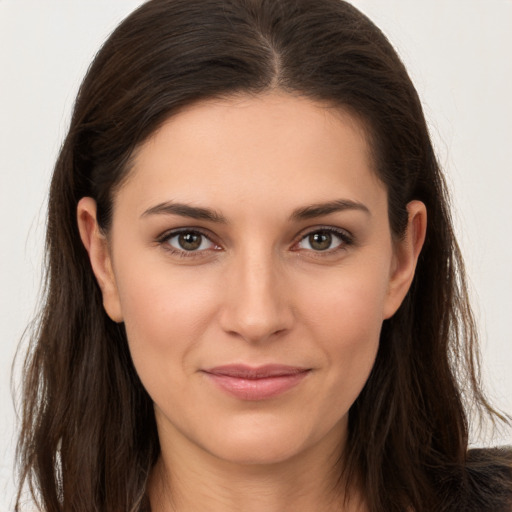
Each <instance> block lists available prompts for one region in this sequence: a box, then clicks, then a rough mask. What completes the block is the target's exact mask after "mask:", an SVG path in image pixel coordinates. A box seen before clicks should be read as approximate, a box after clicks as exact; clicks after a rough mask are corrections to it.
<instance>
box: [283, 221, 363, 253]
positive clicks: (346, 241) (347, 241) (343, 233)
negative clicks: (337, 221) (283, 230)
mask: <svg viewBox="0 0 512 512" xmlns="http://www.w3.org/2000/svg"><path fill="white" fill-rule="evenodd" d="M321 231H324V232H328V233H331V234H333V235H334V236H337V237H338V238H339V239H341V241H342V242H343V243H341V244H339V245H338V246H337V247H334V248H333V249H326V250H324V251H315V250H312V249H300V248H299V249H293V247H296V246H297V245H298V244H299V243H300V242H302V241H303V240H304V239H305V238H307V237H308V236H310V235H312V234H314V233H318V232H321ZM354 243H355V240H354V236H353V235H352V233H350V232H349V231H347V230H346V229H343V228H338V227H335V226H324V225H320V226H313V227H309V228H307V229H306V230H303V231H301V233H300V234H299V235H298V236H297V238H296V240H295V242H294V243H293V245H292V250H304V251H309V252H312V253H316V254H318V255H322V254H326V255H327V254H332V253H334V252H337V251H338V250H343V249H346V248H347V247H348V246H351V245H353V244H354Z"/></svg>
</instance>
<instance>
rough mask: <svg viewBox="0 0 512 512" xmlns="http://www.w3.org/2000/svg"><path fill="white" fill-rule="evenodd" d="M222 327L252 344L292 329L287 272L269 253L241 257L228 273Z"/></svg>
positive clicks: (226, 275)
mask: <svg viewBox="0 0 512 512" xmlns="http://www.w3.org/2000/svg"><path fill="white" fill-rule="evenodd" d="M225 279H226V281H225V291H224V297H225V300H224V303H223V307H222V311H221V313H220V323H221V327H222V329H223V330H224V331H225V332H227V333H229V334H230V335H232V336H237V337H240V338H242V339H244V340H245V341H248V342H251V343H263V342H265V341H268V340H271V339H275V338H276V337H277V336H278V335H283V334H284V333H285V332H287V331H289V330H290V329H291V327H292V325H293V321H294V314H293V307H292V304H291V301H290V300H289V299H288V297H290V296H291V294H290V289H289V287H288V286H287V279H286V277H285V273H284V272H283V269H282V268H281V266H280V265H279V264H277V263H276V261H274V258H273V257H272V256H271V255H270V254H265V255H262V254H261V253H260V254H259V255H258V254H256V253H254V252H253V253H252V254H251V255H247V256H245V257H240V258H239V259H238V260H237V261H235V262H233V264H232V265H230V268H229V270H227V273H226V274H225Z"/></svg>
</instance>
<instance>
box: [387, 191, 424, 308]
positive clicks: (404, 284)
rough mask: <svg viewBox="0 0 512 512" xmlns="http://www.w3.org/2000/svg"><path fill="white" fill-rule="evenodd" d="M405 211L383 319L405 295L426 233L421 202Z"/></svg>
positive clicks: (412, 202)
mask: <svg viewBox="0 0 512 512" xmlns="http://www.w3.org/2000/svg"><path fill="white" fill-rule="evenodd" d="M407 211H408V213H409V219H408V222H407V229H406V232H405V235H404V237H403V238H402V239H400V240H399V241H398V242H395V244H394V245H395V248H394V256H393V263H392V267H391V275H390V280H389V288H388V294H387V297H386V304H385V308H384V318H390V317H392V316H393V315H394V314H395V313H396V311H397V309H398V308H399V307H400V304H402V301H403V300H404V298H405V296H406V295H407V292H408V291H409V288H410V286H411V283H412V280H413V278H414V272H415V270H416V263H417V262H418V257H419V255H420V252H421V248H422V247H423V242H424V241H425V234H426V231H427V209H426V207H425V205H424V204H423V203H422V202H421V201H411V202H410V203H408V205H407Z"/></svg>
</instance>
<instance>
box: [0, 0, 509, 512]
mask: <svg viewBox="0 0 512 512" xmlns="http://www.w3.org/2000/svg"><path fill="white" fill-rule="evenodd" d="M140 3H141V2H140V0H32V1H30V0H0V225H1V228H0V233H1V239H0V255H1V259H0V334H1V338H0V340H1V343H0V511H1V512H7V511H9V510H12V496H13V484H12V478H13V477H12V475H13V470H12V460H13V446H14V439H15V434H14V432H15V427H14V425H15V416H14V412H13V407H12V399H11V391H10V385H9V379H10V368H11V361H12V358H13V355H14V352H15V350H16V346H17V344H18V340H19V338H20V336H21V335H22V333H23V330H24V328H25V327H26V325H27V323H28V322H29V320H30V318H31V317H32V315H33V313H34V311H35V305H36V299H37V296H38V293H39V282H40V269H41V262H42V244H43V238H44V224H45V208H46V206H45V201H46V194H47V190H48V183H49V180H50V175H51V171H52V166H53V163H54V160H55V157H56V155H57V152H58V149H59V146H60V144H61V141H62V138H63V136H64V134H65V131H66V128H67V125H68V121H69V115H70V109H71V106H72V102H73V100H74V96H75V94H76V91H77V88H78V85H79V83H80V80H81V78H82V76H83V75H84V73H85V71H86V69H87V66H88V64H89V62H90V60H91V59H92V57H93V55H94V53H95V52H96V51H97V49H98V48H99V45H100V44H101V42H102V41H103V40H104V39H105V37H106V36H107V35H108V34H109V32H111V31H112V30H113V28H114V27H115V26H116V25H117V23H118V22H119V21H121V19H122V18H123V17H124V16H125V15H126V14H128V13H129V12H130V11H131V10H132V9H133V8H134V7H136V6H137V5H139V4H140ZM353 3H354V5H356V6H357V7H359V8H360V9H361V10H363V12H366V13H367V14H368V15H369V16H370V18H372V19H373V20H374V21H375V22H376V23H377V25H379V26H380V27H381V28H382V29H383V30H384V32H385V33H386V34H387V35H388V37H389V38H390V39H391V41H392V42H393V43H394V45H395V46H396V47H397V49H398V51H399V53H400V55H401V56H402V58H403V59H404V61H405V63H406V65H407V67H408V69H409V71H410V73H411V75H412V77H413V80H414V82H415V83H416V86H417V88H418V90H419V93H420V96H421V97H422V100H423V104H424V107H425V111H426V115H427V118H428V120H429V125H430V129H431V132H432V136H433V138H434V141H435V144H436V147H437V150H438V153H439V156H440V161H441V163H442V164H443V166H444V167H445V169H446V172H447V175H448V179H449V183H450V186H451V189H452V193H453V199H454V207H455V211H456V213H455V219H456V225H457V230H458V234H459V238H460V242H461V245H462V248H463V252H464V254H465V256H466V263H467V266H468V271H469V275H470V279H471V285H472V294H473V296H474V303H475V309H476V313H477V316H478V319H479V323H480V328H481V332H482V338H483V345H482V351H483V359H484V374H485V379H486V382H487V388H488V390H489V392H490V396H491V399H492V400H493V401H494V403H496V404H497V405H498V406H499V407H501V408H503V409H505V410H506V411H508V412H512V343H511V341H512V340H511V332H512V228H511V225H512V210H511V208H512V59H511V58H510V55H511V53H512V51H511V50H512V0H429V1H420V0H353ZM496 442H501V443H508V444H510V443H511V442H512V440H511V439H510V438H509V437H507V436H506V435H505V434H503V435H502V436H501V437H498V438H497V439H496Z"/></svg>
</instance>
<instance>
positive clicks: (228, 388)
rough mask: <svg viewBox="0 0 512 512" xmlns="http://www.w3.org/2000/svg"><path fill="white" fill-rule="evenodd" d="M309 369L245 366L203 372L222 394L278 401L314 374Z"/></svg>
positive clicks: (239, 397) (278, 366) (221, 367)
mask: <svg viewBox="0 0 512 512" xmlns="http://www.w3.org/2000/svg"><path fill="white" fill-rule="evenodd" d="M310 371H311V370H310V369H308V368H298V367H293V366H284V365H266V366H260V367H257V368H252V367H250V366H245V365H226V366H218V367H215V368H211V369H208V370H203V372H204V373H205V374H206V376H207V377H208V378H209V379H210V380H211V381H212V382H213V383H214V384H215V385H216V386H218V387H219V388H220V389H221V390H223V391H225V392H227V393H229V394H230V395H232V396H234V397H236V398H238V399H241V400H252V401H257V400H265V399H269V398H274V397H277V396H279V395H281V394H282V393H284V392H285V391H288V390H289V389H291V388H293V387H295V386H297V385H298V384H299V383H300V382H301V381H302V380H303V379H304V378H305V377H306V376H307V375H308V374H309V372H310Z"/></svg>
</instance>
